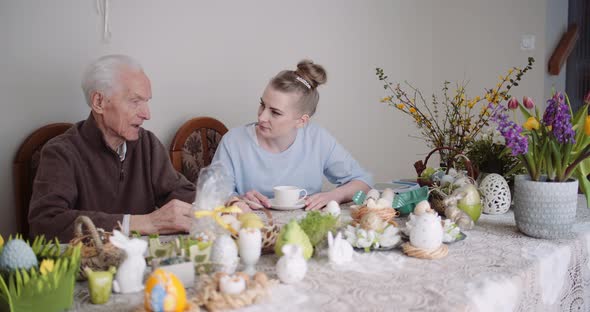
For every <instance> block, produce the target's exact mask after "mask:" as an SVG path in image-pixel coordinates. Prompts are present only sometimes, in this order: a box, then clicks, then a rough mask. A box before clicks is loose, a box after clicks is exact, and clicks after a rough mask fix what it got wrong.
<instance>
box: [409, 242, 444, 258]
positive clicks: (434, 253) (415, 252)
mask: <svg viewBox="0 0 590 312" xmlns="http://www.w3.org/2000/svg"><path fill="white" fill-rule="evenodd" d="M402 249H403V251H404V253H405V254H406V255H408V256H410V257H414V258H420V259H430V260H434V259H441V258H444V257H446V256H447V254H448V253H449V247H448V246H447V245H445V244H441V245H440V247H438V248H437V249H435V250H431V251H429V250H424V249H421V248H417V247H414V246H412V244H410V243H409V242H408V243H404V244H403V245H402Z"/></svg>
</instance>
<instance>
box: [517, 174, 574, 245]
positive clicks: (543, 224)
mask: <svg viewBox="0 0 590 312" xmlns="http://www.w3.org/2000/svg"><path fill="white" fill-rule="evenodd" d="M577 207H578V181H577V180H569V181H567V182H540V181H531V180H530V177H529V176H528V175H521V176H517V177H515V179H514V219H515V220H516V226H517V227H518V229H519V230H520V231H521V232H523V233H524V234H526V235H528V236H532V237H537V238H563V237H568V236H569V235H570V233H571V227H572V224H573V223H574V221H575V219H576V209H577Z"/></svg>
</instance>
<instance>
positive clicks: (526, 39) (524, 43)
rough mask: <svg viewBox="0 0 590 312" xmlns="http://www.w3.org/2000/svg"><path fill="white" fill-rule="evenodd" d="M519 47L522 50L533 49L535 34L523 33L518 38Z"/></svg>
mask: <svg viewBox="0 0 590 312" xmlns="http://www.w3.org/2000/svg"><path fill="white" fill-rule="evenodd" d="M520 49H521V50H523V51H531V50H534V49H535V35H532V34H523V35H522V36H521V38H520Z"/></svg>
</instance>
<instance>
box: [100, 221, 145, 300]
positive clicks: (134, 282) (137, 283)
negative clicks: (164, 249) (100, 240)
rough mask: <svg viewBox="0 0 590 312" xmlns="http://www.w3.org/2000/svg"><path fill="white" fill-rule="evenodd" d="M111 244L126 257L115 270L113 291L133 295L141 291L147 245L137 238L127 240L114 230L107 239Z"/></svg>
mask: <svg viewBox="0 0 590 312" xmlns="http://www.w3.org/2000/svg"><path fill="white" fill-rule="evenodd" d="M109 240H110V242H111V244H113V245H114V246H115V247H117V248H120V249H123V250H124V251H125V253H126V254H127V257H126V258H125V260H124V261H123V263H121V265H120V266H119V268H118V269H117V275H116V277H115V280H114V281H113V291H114V292H116V293H124V294H126V293H134V292H138V291H142V290H143V273H144V271H145V268H146V264H145V259H144V258H143V254H144V253H145V251H146V250H147V247H148V243H147V242H146V241H144V240H142V239H139V238H133V239H129V238H128V237H127V236H125V235H123V234H122V233H121V232H119V231H117V230H114V231H113V236H111V237H110V238H109Z"/></svg>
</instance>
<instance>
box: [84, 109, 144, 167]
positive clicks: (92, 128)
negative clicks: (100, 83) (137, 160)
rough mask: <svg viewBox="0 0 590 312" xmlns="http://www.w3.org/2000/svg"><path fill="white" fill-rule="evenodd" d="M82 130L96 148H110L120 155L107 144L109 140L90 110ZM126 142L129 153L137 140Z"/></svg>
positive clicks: (87, 139)
mask: <svg viewBox="0 0 590 312" xmlns="http://www.w3.org/2000/svg"><path fill="white" fill-rule="evenodd" d="M142 130H143V129H140V131H139V137H140V138H141V136H142V135H143V131H142ZM80 132H81V133H82V136H84V138H86V141H87V142H88V143H89V144H90V145H92V146H94V147H96V148H99V149H102V148H106V149H107V150H109V151H111V152H113V153H114V154H115V155H117V157H119V154H118V153H117V151H115V150H113V149H112V148H111V147H110V146H109V145H108V144H107V141H106V139H105V138H104V134H103V133H102V131H101V130H100V128H99V127H98V124H97V123H96V119H94V116H93V115H92V112H90V115H89V116H88V118H87V119H86V121H85V122H84V123H83V124H82V126H81V128H80ZM125 143H126V144H127V151H126V153H129V152H130V151H131V150H132V149H133V147H135V145H136V144H137V141H125Z"/></svg>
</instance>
